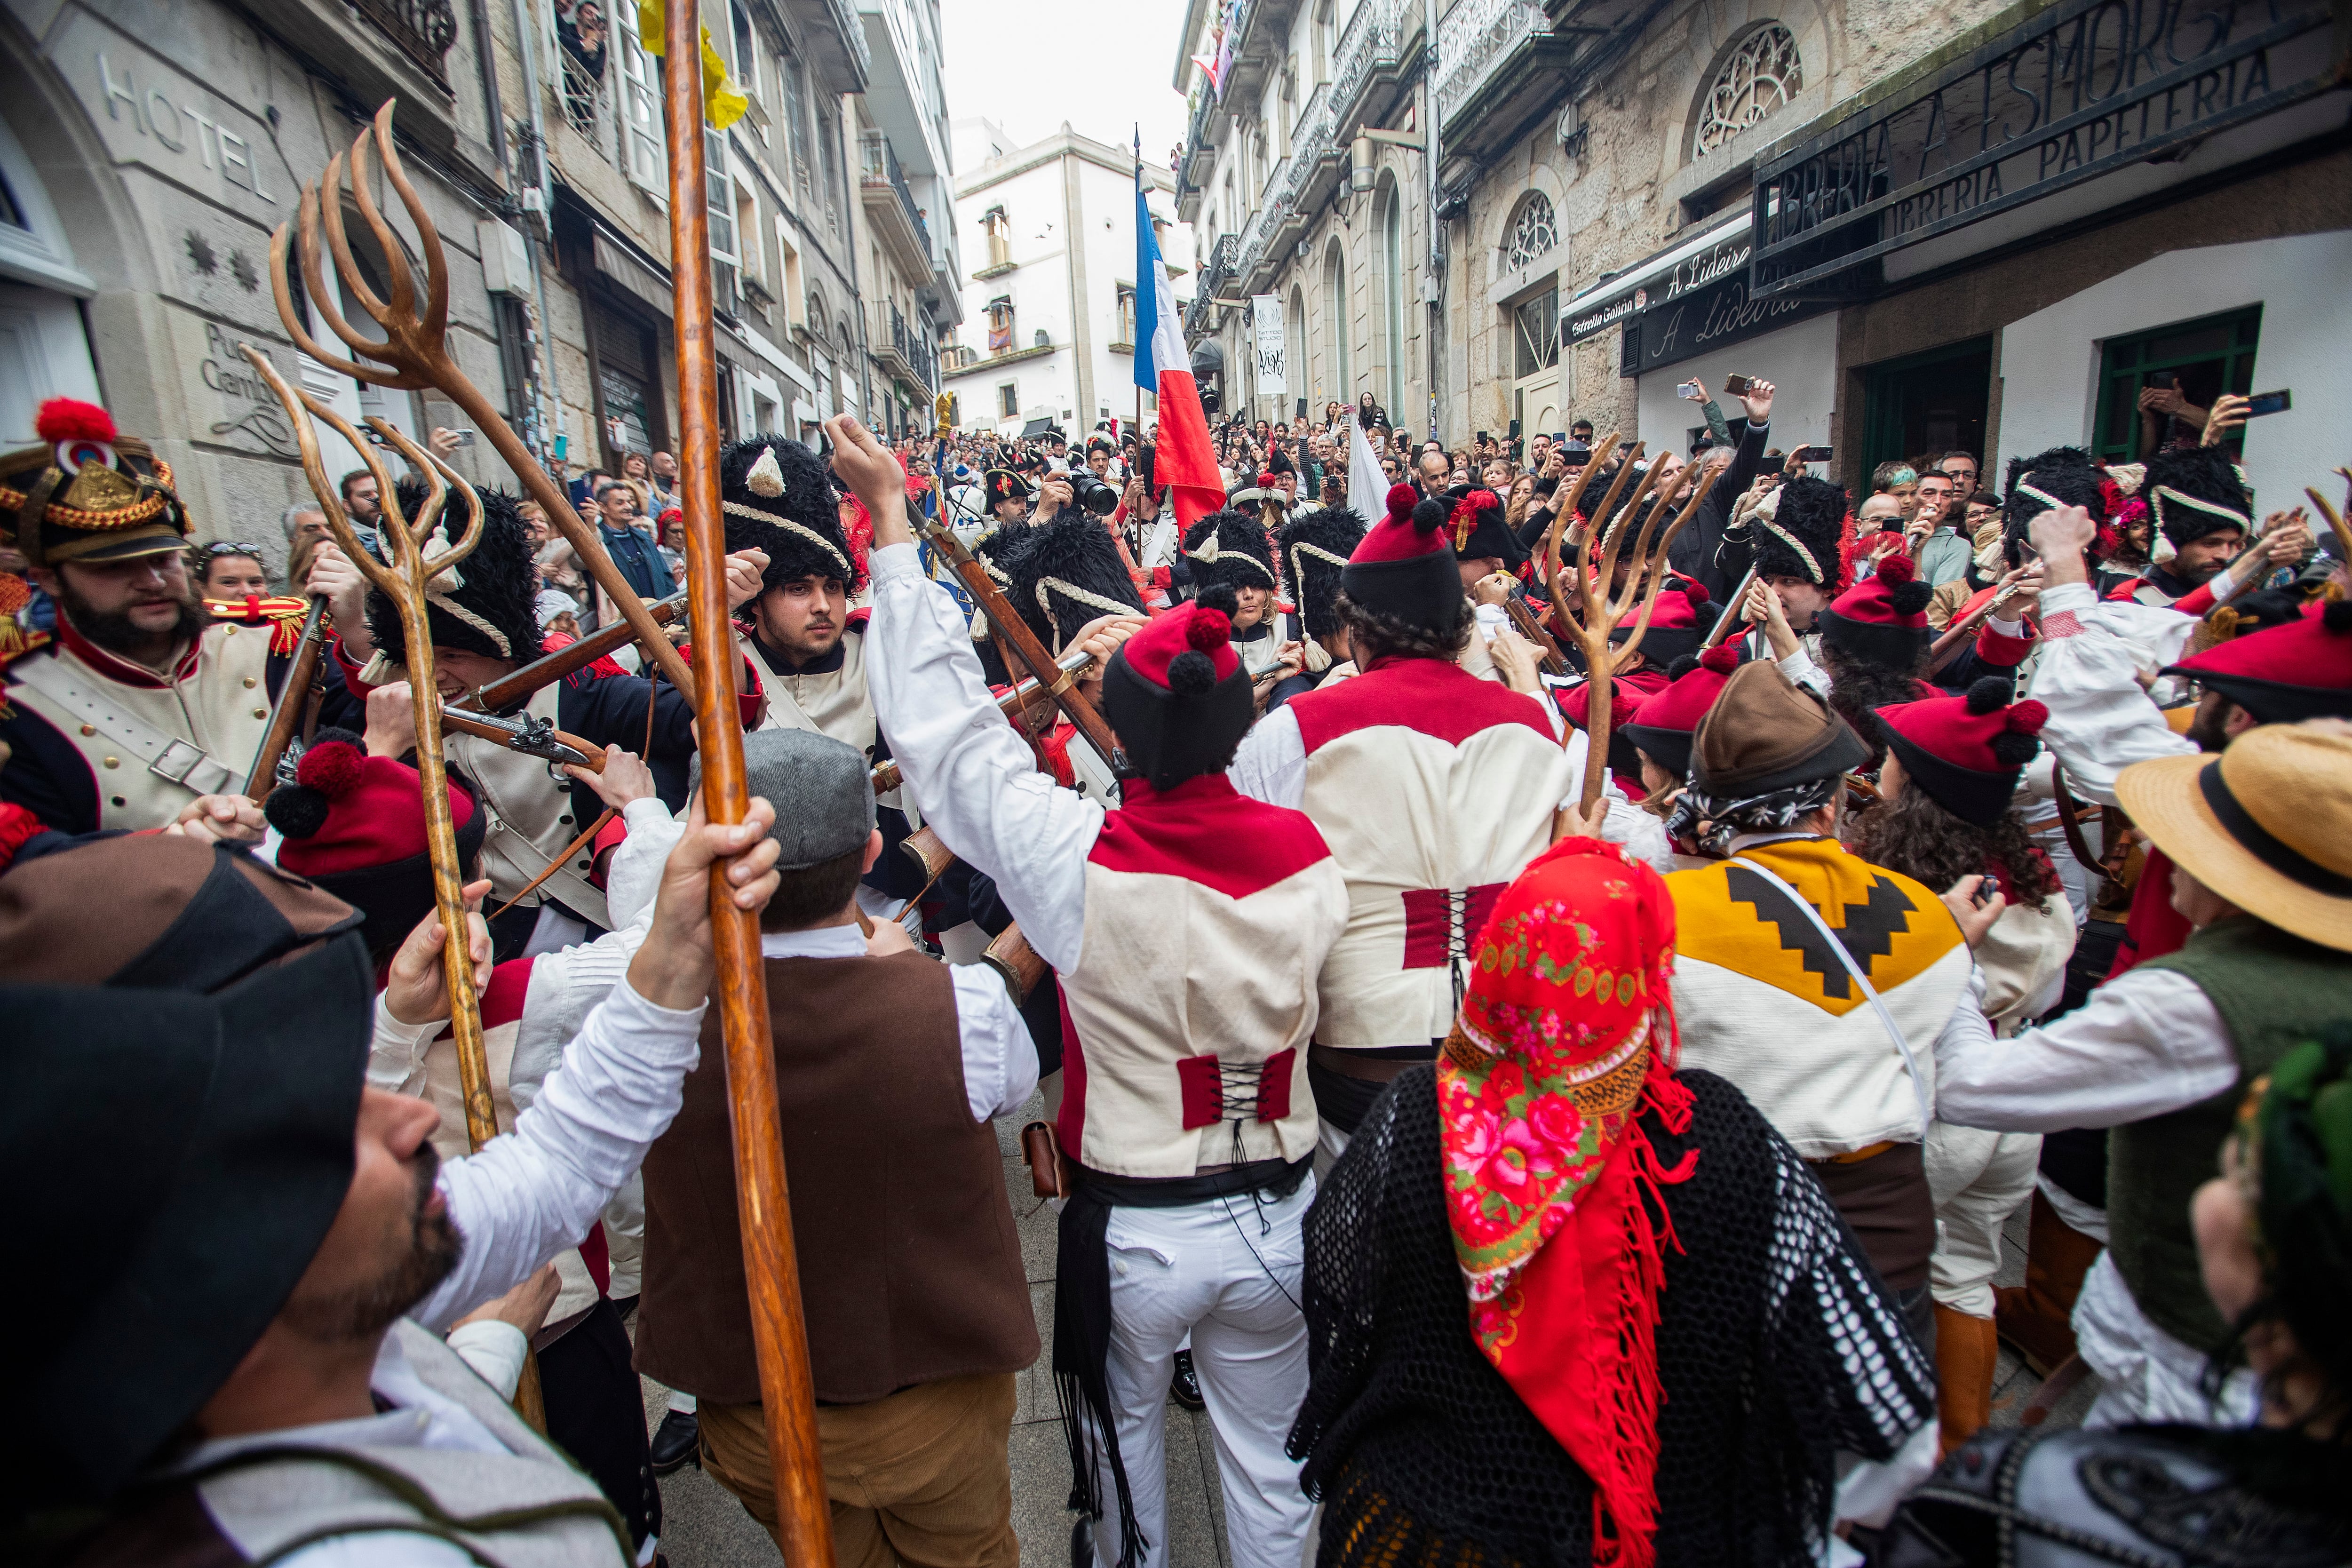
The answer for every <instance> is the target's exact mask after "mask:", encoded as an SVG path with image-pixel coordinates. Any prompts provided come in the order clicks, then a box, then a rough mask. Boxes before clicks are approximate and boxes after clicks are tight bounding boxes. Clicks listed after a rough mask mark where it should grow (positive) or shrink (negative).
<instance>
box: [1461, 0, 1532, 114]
mask: <svg viewBox="0 0 2352 1568" xmlns="http://www.w3.org/2000/svg"><path fill="white" fill-rule="evenodd" d="M1550 36H1551V19H1550V17H1549V16H1546V15H1545V14H1544V8H1543V6H1542V5H1541V4H1539V3H1538V0H1454V5H1452V6H1451V7H1449V8H1448V9H1447V11H1446V13H1445V16H1444V18H1443V19H1442V20H1441V21H1440V22H1439V23H1438V25H1437V74H1436V77H1435V79H1433V83H1432V87H1433V91H1434V93H1435V95H1436V99H1437V115H1438V123H1439V125H1440V126H1441V127H1443V128H1444V129H1446V130H1448V131H1450V130H1452V129H1453V121H1454V118H1455V117H1456V116H1457V115H1459V114H1460V113H1461V112H1462V110H1463V109H1464V108H1465V106H1467V105H1468V104H1469V103H1470V101H1471V100H1473V99H1474V98H1475V97H1476V96H1477V95H1478V91H1479V89H1482V88H1484V87H1485V86H1486V84H1487V82H1488V81H1490V80H1492V79H1494V77H1495V76H1496V73H1497V72H1498V71H1499V70H1500V69H1501V68H1502V67H1503V66H1504V65H1505V63H1506V62H1507V61H1508V60H1509V59H1510V58H1511V56H1512V55H1513V54H1514V53H1516V52H1517V50H1518V49H1519V47H1521V46H1522V45H1525V44H1527V43H1529V42H1530V41H1532V40H1534V39H1537V38H1544V37H1550Z"/></svg>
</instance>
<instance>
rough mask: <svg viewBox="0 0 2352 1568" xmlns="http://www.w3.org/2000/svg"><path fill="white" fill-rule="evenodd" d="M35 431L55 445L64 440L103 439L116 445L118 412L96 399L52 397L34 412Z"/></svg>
mask: <svg viewBox="0 0 2352 1568" xmlns="http://www.w3.org/2000/svg"><path fill="white" fill-rule="evenodd" d="M33 434H35V435H36V436H38V437H40V438H41V439H42V440H44V441H47V443H49V445H51V446H53V447H54V446H56V445H57V444H58V442H60V441H102V442H104V443H106V444H107V445H108V446H112V445H113V444H114V439H115V429H114V416H112V415H111V414H109V413H108V412H107V411H106V410H105V409H103V408H100V406H99V405H97V404H95V403H84V402H82V401H80V400H79V399H78V398H72V397H52V398H50V399H49V400H48V401H47V402H46V403H44V404H42V405H41V407H40V412H39V413H37V414H36V415H34V416H33Z"/></svg>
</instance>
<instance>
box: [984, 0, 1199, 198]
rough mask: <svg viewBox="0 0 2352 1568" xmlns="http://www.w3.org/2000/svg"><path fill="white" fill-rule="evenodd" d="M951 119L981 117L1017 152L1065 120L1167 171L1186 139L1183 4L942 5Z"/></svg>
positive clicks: (1173, 0)
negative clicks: (1139, 146) (1179, 77)
mask: <svg viewBox="0 0 2352 1568" xmlns="http://www.w3.org/2000/svg"><path fill="white" fill-rule="evenodd" d="M1183 23H1184V3H1183V0H1110V3H1109V4H1105V3H1104V0H940V25H941V27H942V29H943V30H944V32H945V33H946V39H945V44H946V48H947V61H946V77H947V89H948V115H949V117H950V119H954V120H961V119H964V118H966V117H968V116H985V117H986V118H988V119H991V120H993V121H996V122H997V123H999V124H1000V125H1003V127H1004V130H1005V132H1006V134H1008V135H1009V136H1011V137H1012V138H1013V142H1015V143H1016V144H1026V143H1028V142H1036V141H1041V140H1043V139H1044V138H1045V137H1047V136H1051V135H1052V134H1054V132H1056V131H1058V130H1060V129H1061V126H1062V121H1065V120H1066V121H1069V122H1070V129H1072V130H1073V131H1076V132H1077V133H1078V134H1079V135H1081V136H1090V137H1092V138H1093V139H1094V140H1096V141H1097V142H1109V143H1110V144H1111V145H1113V146H1115V147H1124V146H1127V145H1129V143H1130V142H1132V141H1133V140H1134V137H1135V129H1136V124H1137V122H1138V121H1141V122H1142V127H1143V155H1144V157H1145V158H1146V159H1147V160H1149V161H1150V162H1151V163H1160V164H1165V163H1167V162H1168V154H1169V151H1170V149H1171V148H1172V147H1174V146H1175V144H1176V142H1178V141H1179V140H1180V139H1181V138H1182V136H1183V134H1184V99H1183V96H1182V95H1181V93H1179V92H1177V91H1176V89H1173V88H1171V87H1170V86H1169V85H1168V83H1169V80H1170V79H1171V76H1172V75H1173V73H1174V71H1175V68H1176V30H1177V29H1178V28H1179V27H1181V26H1183Z"/></svg>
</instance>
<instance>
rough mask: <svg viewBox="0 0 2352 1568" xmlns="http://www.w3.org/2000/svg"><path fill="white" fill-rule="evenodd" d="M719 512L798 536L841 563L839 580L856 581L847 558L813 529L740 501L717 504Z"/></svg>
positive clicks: (726, 501) (725, 501) (723, 501)
mask: <svg viewBox="0 0 2352 1568" xmlns="http://www.w3.org/2000/svg"><path fill="white" fill-rule="evenodd" d="M719 510H721V511H723V512H726V513H728V514H729V515H730V516H732V517H748V518H755V519H757V520H758V521H761V522H764V523H769V524H772V526H774V527H777V528H781V529H782V530H784V531H786V532H788V533H797V534H799V535H800V536H801V537H802V538H803V539H805V540H807V541H808V542H810V543H811V544H814V545H815V546H816V547H817V548H818V549H820V550H822V551H824V552H825V553H826V554H827V555H830V556H832V557H833V558H834V559H835V561H838V562H840V563H841V580H842V581H843V582H845V583H855V582H856V581H857V573H856V571H855V570H854V569H853V568H852V567H851V566H850V564H849V557H848V556H846V555H844V554H843V553H842V552H840V550H839V549H837V548H836V547H835V545H834V544H833V542H831V541H830V540H828V539H826V538H825V536H824V534H822V533H819V532H818V531H816V530H815V529H814V528H810V527H809V526H807V525H806V524H805V523H798V522H794V521H793V520H792V519H791V518H789V517H778V516H777V515H776V514H775V513H774V512H772V511H762V510H760V509H759V508H758V507H756V506H746V505H745V504H744V503H743V502H741V501H740V500H722V501H720V502H719Z"/></svg>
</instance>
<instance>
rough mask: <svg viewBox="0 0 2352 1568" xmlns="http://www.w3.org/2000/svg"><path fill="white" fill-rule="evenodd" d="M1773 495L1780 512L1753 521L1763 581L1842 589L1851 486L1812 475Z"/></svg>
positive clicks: (1750, 523)
mask: <svg viewBox="0 0 2352 1568" xmlns="http://www.w3.org/2000/svg"><path fill="white" fill-rule="evenodd" d="M1772 493H1773V495H1774V496H1775V497H1777V498H1778V500H1775V501H1774V502H1773V505H1774V507H1775V509H1776V510H1775V511H1774V513H1773V515H1772V516H1770V517H1766V516H1765V515H1764V514H1763V513H1762V512H1760V511H1759V512H1758V513H1757V514H1756V515H1755V516H1754V517H1753V518H1751V519H1750V520H1749V521H1748V530H1749V531H1750V532H1751V533H1752V534H1753V535H1754V537H1755V541H1756V575H1757V576H1758V577H1759V578H1760V577H1801V578H1803V579H1804V580H1805V581H1807V582H1809V583H1818V584H1821V585H1822V587H1824V588H1828V589H1832V590H1834V589H1836V588H1837V587H1838V586H1839V585H1840V584H1842V583H1843V581H1844V577H1845V558H1844V556H1843V552H1842V549H1841V547H1842V546H1843V544H1844V542H1845V514H1846V510H1847V502H1846V494H1845V487H1844V486H1843V485H1833V484H1832V483H1830V482H1829V481H1828V480H1827V479H1814V478H1812V477H1811V475H1805V476H1801V477H1800V478H1797V479H1790V480H1789V481H1788V482H1787V483H1786V484H1784V485H1782V486H1781V487H1780V489H1777V490H1774V491H1773V492H1772Z"/></svg>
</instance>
